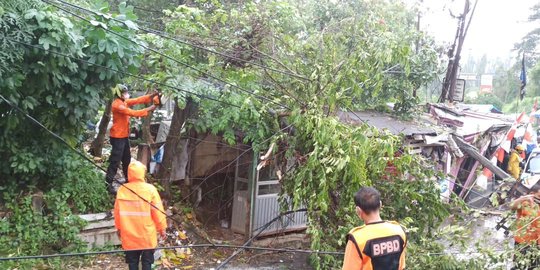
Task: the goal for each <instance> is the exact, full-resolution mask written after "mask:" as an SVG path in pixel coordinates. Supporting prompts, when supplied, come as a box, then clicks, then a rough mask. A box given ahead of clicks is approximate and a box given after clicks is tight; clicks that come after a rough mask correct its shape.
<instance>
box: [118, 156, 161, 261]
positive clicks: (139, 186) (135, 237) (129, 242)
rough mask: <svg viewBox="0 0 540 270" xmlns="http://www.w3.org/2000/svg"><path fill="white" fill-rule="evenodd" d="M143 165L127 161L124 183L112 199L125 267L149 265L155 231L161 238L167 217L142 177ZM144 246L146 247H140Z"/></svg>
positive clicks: (157, 196) (154, 243)
mask: <svg viewBox="0 0 540 270" xmlns="http://www.w3.org/2000/svg"><path fill="white" fill-rule="evenodd" d="M145 174H146V166H144V165H143V164H142V163H140V162H139V161H133V162H131V164H129V170H128V183H127V184H124V185H122V186H121V187H120V188H119V189H118V194H117V195H116V201H115V202H114V225H115V227H116V229H117V230H118V236H119V238H120V241H121V242H122V248H123V249H124V250H126V263H127V264H128V266H129V270H138V269H139V261H141V263H142V270H150V269H152V264H153V263H154V249H155V248H156V247H157V234H158V233H159V235H160V236H161V238H162V239H165V236H166V235H165V229H167V220H166V219H165V218H166V217H165V214H164V212H163V203H162V202H161V198H160V197H159V193H158V192H157V190H156V188H155V187H154V186H153V185H152V184H149V183H146V181H145V180H144V179H145ZM141 249H147V250H141Z"/></svg>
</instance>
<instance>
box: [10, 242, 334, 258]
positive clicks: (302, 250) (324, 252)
mask: <svg viewBox="0 0 540 270" xmlns="http://www.w3.org/2000/svg"><path fill="white" fill-rule="evenodd" d="M182 248H230V249H239V248H242V249H250V250H258V251H274V252H290V253H308V254H324V255H338V256H342V255H343V254H344V252H339V251H318V250H309V249H288V248H266V247H249V246H248V247H244V246H238V245H227V244H215V245H212V244H193V245H177V246H168V247H156V248H152V249H137V250H141V251H144V250H171V249H173V250H174V249H182ZM125 252H126V250H123V249H116V250H107V251H94V252H77V253H58V254H50V255H35V256H18V257H1V258H0V261H21V260H35V259H51V258H62V257H83V256H95V255H106V254H117V253H125Z"/></svg>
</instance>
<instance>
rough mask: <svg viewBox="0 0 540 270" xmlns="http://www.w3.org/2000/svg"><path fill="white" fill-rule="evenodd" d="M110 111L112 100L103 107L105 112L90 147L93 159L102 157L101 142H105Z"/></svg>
mask: <svg viewBox="0 0 540 270" xmlns="http://www.w3.org/2000/svg"><path fill="white" fill-rule="evenodd" d="M111 109H112V100H109V101H108V102H107V104H106V105H105V111H104V112H103V116H101V120H100V122H99V131H98V134H97V136H96V138H95V139H94V140H93V141H92V145H91V146H90V154H91V155H92V156H94V157H101V155H102V150H103V142H104V141H105V134H107V126H108V125H109V121H111Z"/></svg>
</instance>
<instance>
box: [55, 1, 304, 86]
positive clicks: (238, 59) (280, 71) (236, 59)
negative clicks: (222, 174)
mask: <svg viewBox="0 0 540 270" xmlns="http://www.w3.org/2000/svg"><path fill="white" fill-rule="evenodd" d="M55 1H57V2H60V3H63V4H64V5H68V6H71V7H73V8H76V9H79V10H82V11H85V12H87V13H92V14H94V15H98V16H102V15H103V14H102V13H99V12H96V11H93V10H90V9H87V8H84V7H81V6H78V5H75V4H71V3H69V2H66V1H63V0H55ZM110 19H111V20H113V21H115V22H119V23H122V24H124V23H125V22H124V21H122V20H118V19H115V18H110ZM139 29H141V30H142V31H144V32H147V33H152V34H155V35H157V36H160V37H162V38H165V39H168V40H172V41H176V42H178V43H182V44H185V45H188V46H191V47H194V48H197V49H200V50H203V51H206V52H209V53H212V54H216V55H219V56H222V57H225V58H228V59H231V60H235V61H240V62H244V63H247V64H251V65H254V66H257V67H260V68H263V69H267V70H271V71H274V72H277V73H281V74H284V75H288V76H291V77H295V78H298V79H302V80H306V81H309V79H308V78H306V77H304V76H301V75H298V74H294V73H292V72H287V71H283V70H279V69H275V68H272V67H269V66H267V65H262V64H259V63H255V62H252V61H249V60H245V59H241V58H238V57H236V56H232V55H228V54H225V53H222V52H218V51H215V50H212V49H209V48H206V47H204V46H199V45H197V44H193V43H190V42H187V41H185V40H180V39H178V38H175V37H172V36H170V35H169V34H168V33H165V32H162V31H159V30H156V29H151V28H145V27H139Z"/></svg>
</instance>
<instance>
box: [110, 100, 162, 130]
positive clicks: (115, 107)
mask: <svg viewBox="0 0 540 270" xmlns="http://www.w3.org/2000/svg"><path fill="white" fill-rule="evenodd" d="M150 102H152V98H151V95H146V96H142V97H138V98H130V99H126V100H122V99H120V98H117V99H115V100H114V101H113V103H112V109H111V111H112V116H113V125H112V127H111V137H112V138H119V139H121V138H127V137H129V117H130V116H135V117H145V116H147V115H148V111H149V110H150V109H149V108H145V109H142V110H132V109H130V108H129V107H131V106H133V105H137V104H143V103H150Z"/></svg>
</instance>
